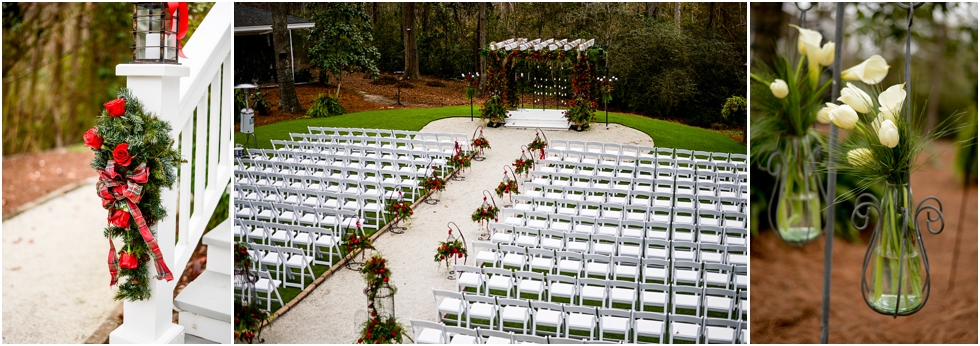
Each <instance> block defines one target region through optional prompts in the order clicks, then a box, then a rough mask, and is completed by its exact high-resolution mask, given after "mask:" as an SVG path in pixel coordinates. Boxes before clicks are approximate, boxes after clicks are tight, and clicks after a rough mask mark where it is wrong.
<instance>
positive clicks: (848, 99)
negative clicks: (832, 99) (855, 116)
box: [837, 83, 873, 113]
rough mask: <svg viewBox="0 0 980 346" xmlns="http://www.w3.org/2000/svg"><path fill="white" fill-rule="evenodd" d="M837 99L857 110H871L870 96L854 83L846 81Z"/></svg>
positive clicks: (865, 111) (864, 111)
mask: <svg viewBox="0 0 980 346" xmlns="http://www.w3.org/2000/svg"><path fill="white" fill-rule="evenodd" d="M837 101H840V102H844V103H846V104H847V105H848V106H851V108H852V109H854V110H855V111H857V112H861V113H867V112H869V111H871V106H872V105H873V104H872V102H873V101H871V96H868V94H867V93H865V92H864V90H861V89H860V88H858V87H856V86H854V84H851V83H847V87H845V88H844V89H841V91H840V97H838V98H837Z"/></svg>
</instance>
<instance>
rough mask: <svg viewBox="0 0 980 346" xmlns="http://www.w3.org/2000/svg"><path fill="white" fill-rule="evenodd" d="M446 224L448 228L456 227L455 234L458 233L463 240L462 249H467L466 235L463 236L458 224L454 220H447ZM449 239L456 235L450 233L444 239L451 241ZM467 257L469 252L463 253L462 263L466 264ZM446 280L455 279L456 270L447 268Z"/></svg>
mask: <svg viewBox="0 0 980 346" xmlns="http://www.w3.org/2000/svg"><path fill="white" fill-rule="evenodd" d="M446 226H447V227H449V229H453V227H456V234H459V237H460V238H462V241H463V249H464V250H466V249H467V247H466V236H464V235H463V231H462V230H460V229H459V225H457V224H456V223H455V222H452V221H449V223H447V224H446ZM450 238H451V239H450ZM451 240H456V236H455V235H450V236H449V238H447V239H446V241H451ZM467 252H469V251H467ZM469 258H470V255H469V254H466V255H463V264H466V260H467V259H469ZM455 265H456V259H455V258H453V266H455ZM446 280H456V270H453V269H450V270H449V276H446Z"/></svg>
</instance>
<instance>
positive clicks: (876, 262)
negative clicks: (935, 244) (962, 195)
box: [855, 183, 938, 316]
mask: <svg viewBox="0 0 980 346" xmlns="http://www.w3.org/2000/svg"><path fill="white" fill-rule="evenodd" d="M862 196H870V195H868V194H865V195H862ZM929 199H934V198H927V199H926V200H929ZM913 203H914V202H913V199H912V190H911V188H909V185H908V184H892V183H887V184H885V191H884V193H883V194H882V197H881V201H880V203H879V202H878V201H873V202H864V203H861V204H859V205H858V207H857V210H855V216H858V217H861V218H865V219H866V218H867V216H868V215H867V214H868V208H869V206H873V205H874V204H877V209H878V222H877V224H876V225H875V230H874V235H873V236H872V237H871V243H870V246H869V247H868V250H867V252H866V253H865V255H864V265H863V266H862V268H863V269H862V270H863V278H862V280H861V288H862V293H863V294H864V298H865V301H866V302H867V303H868V306H870V307H871V308H872V309H873V310H875V311H877V312H879V313H882V314H887V315H893V316H903V315H910V314H912V313H915V312H916V311H918V310H919V309H921V308H922V305H923V304H925V302H926V298H927V297H928V295H929V287H930V286H929V260H928V257H927V256H926V251H925V248H923V247H922V234H921V233H920V232H919V229H918V226H917V225H916V222H915V217H914V216H915V215H917V214H918V212H919V211H923V210H929V209H931V210H938V209H936V208H934V207H932V206H927V207H926V209H924V208H922V207H920V208H919V209H915V208H914V207H915V206H914V204H913ZM862 207H865V211H864V213H859V211H860V209H861V208H862ZM913 211H915V213H914V214H913ZM929 221H936V220H935V219H932V218H931V219H930V220H929ZM866 224H867V220H865V225H864V226H866ZM863 228H864V227H859V229H863ZM930 231H931V230H930Z"/></svg>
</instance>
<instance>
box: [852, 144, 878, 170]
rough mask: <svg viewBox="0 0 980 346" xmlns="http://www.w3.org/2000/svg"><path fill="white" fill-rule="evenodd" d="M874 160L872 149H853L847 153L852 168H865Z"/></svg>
mask: <svg viewBox="0 0 980 346" xmlns="http://www.w3.org/2000/svg"><path fill="white" fill-rule="evenodd" d="M873 159H874V157H873V156H872V154H871V149H868V148H857V149H851V150H850V151H848V152H847V162H850V163H851V165H852V166H864V165H866V164H869V163H871V160H873Z"/></svg>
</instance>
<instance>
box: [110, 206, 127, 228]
mask: <svg viewBox="0 0 980 346" xmlns="http://www.w3.org/2000/svg"><path fill="white" fill-rule="evenodd" d="M131 217H132V216H131V215H129V213H128V212H126V211H125V210H119V209H116V210H114V211H113V212H112V215H109V218H108V220H109V223H110V224H112V225H113V226H116V227H119V228H127V227H129V219H130V218H131Z"/></svg>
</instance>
